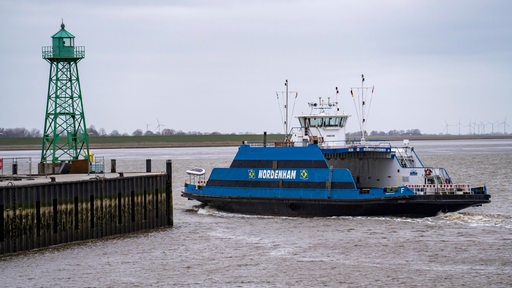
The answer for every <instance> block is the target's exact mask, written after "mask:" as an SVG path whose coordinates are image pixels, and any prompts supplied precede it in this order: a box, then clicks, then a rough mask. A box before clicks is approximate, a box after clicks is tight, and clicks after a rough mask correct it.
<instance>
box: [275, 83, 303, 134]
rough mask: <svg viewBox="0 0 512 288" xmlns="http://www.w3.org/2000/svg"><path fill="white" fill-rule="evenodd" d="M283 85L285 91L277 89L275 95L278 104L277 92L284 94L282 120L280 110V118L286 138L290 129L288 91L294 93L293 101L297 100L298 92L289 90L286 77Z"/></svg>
mask: <svg viewBox="0 0 512 288" xmlns="http://www.w3.org/2000/svg"><path fill="white" fill-rule="evenodd" d="M284 86H285V91H278V92H276V96H277V102H278V104H280V103H279V94H284V95H285V102H284V114H285V115H284V120H283V113H282V112H281V120H282V121H283V123H284V134H285V135H286V138H288V134H289V133H290V130H289V123H290V121H289V118H290V115H289V109H288V108H289V95H290V93H292V94H293V93H295V101H296V100H297V96H298V95H299V93H298V92H297V91H289V89H288V79H286V80H285V82H284ZM293 110H295V102H294V104H293ZM292 114H293V111H292Z"/></svg>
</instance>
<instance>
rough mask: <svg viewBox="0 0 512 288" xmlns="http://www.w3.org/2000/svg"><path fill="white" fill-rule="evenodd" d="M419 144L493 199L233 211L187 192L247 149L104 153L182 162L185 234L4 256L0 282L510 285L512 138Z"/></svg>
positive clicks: (181, 229)
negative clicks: (358, 210) (361, 212)
mask: <svg viewBox="0 0 512 288" xmlns="http://www.w3.org/2000/svg"><path fill="white" fill-rule="evenodd" d="M411 144H413V145H414V146H415V147H416V151H417V153H418V154H420V157H421V158H422V160H423V162H424V164H425V165H429V166H430V165H431V166H443V167H445V168H447V169H448V171H449V172H450V175H451V176H452V178H454V179H455V181H463V180H467V181H469V183H471V184H473V185H479V184H486V185H487V187H488V190H489V191H490V193H491V194H492V198H491V200H492V203H491V204H488V205H484V206H482V207H472V208H469V209H466V210H463V211H461V212H459V213H449V214H445V215H440V216H437V217H430V218H419V219H416V218H413V219H411V218H397V217H332V218H290V217H263V216H245V215H238V214H230V213H224V212H219V211H216V210H212V209H208V208H206V209H199V208H197V207H194V205H195V204H197V202H194V201H189V200H187V199H185V198H182V197H180V196H179V194H180V191H181V187H182V185H183V182H184V180H185V178H186V176H185V170H187V169H189V168H192V167H196V166H200V167H203V168H206V169H207V170H211V168H212V167H215V166H227V165H229V163H230V161H231V159H232V157H233V156H234V154H235V153H236V148H232V147H227V148H171V149H134V150H98V151H95V153H96V155H97V156H100V157H101V156H104V157H106V159H110V158H115V159H119V160H118V168H120V162H122V165H121V168H122V169H132V170H133V171H143V170H144V169H145V161H144V159H146V158H151V159H153V167H154V168H153V170H155V171H158V170H164V169H165V166H164V162H165V160H166V159H172V160H173V172H174V177H173V181H174V182H173V194H174V209H175V210H174V223H175V226H174V227H173V228H169V229H163V230H158V231H153V232H149V233H140V234H133V235H128V236H127V235H124V236H119V237H115V238H110V239H102V240H95V241H89V242H83V243H80V244H72V245H65V246H60V247H56V248H51V249H45V250H40V251H35V252H30V253H24V254H20V255H14V256H8V257H3V258H1V259H0V277H1V279H2V280H1V284H0V286H5V287H7V286H9V287H10V286H16V287H48V286H52V287H60V286H62V287H84V286H88V287H89V286H101V287H145V286H165V287H170V286H174V287H198V286H199V287H282V286H292V287H321V286H324V287H344V286H346V287H353V286H383V287H396V286H407V287H415V286H416V287H420V286H421V287H424V286H435V287H460V286H469V287H510V286H511V285H512V209H511V208H510V206H511V204H512V177H510V175H511V174H512V173H511V172H512V171H511V170H512V168H511V167H512V140H482V141H480V140H478V141H474V140H464V141H418V142H413V143H411ZM7 153H11V152H1V151H0V157H2V155H6V154H7ZM16 153H20V155H23V156H27V155H28V154H30V153H36V152H27V151H20V152H16ZM27 153H28V154H27ZM9 155H12V153H11V154H9ZM37 155H38V153H36V156H35V157H37ZM107 163H108V161H107Z"/></svg>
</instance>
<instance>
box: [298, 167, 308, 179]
mask: <svg viewBox="0 0 512 288" xmlns="http://www.w3.org/2000/svg"><path fill="white" fill-rule="evenodd" d="M300 178H301V179H308V170H306V169H304V170H301V171H300Z"/></svg>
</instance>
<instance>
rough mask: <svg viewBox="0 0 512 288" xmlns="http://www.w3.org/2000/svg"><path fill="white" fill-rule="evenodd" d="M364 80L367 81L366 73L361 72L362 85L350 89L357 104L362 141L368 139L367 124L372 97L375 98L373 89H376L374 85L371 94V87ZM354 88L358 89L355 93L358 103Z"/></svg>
mask: <svg viewBox="0 0 512 288" xmlns="http://www.w3.org/2000/svg"><path fill="white" fill-rule="evenodd" d="M364 81H365V77H364V74H361V87H357V88H352V89H350V94H352V98H353V100H354V104H355V106H356V114H357V118H358V120H359V127H360V129H361V142H365V141H366V135H367V134H368V133H366V124H367V121H368V112H369V110H370V106H371V103H372V99H373V91H374V90H375V86H372V87H371V94H370V93H368V92H369V90H370V87H365V86H364ZM354 90H355V91H356V93H355V94H356V95H357V102H358V103H356V99H355V97H354ZM365 92H366V93H365ZM368 94H369V96H370V97H369V100H370V101H369V102H368V101H367V97H368ZM358 104H359V105H358Z"/></svg>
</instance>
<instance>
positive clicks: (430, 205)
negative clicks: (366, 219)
mask: <svg viewBox="0 0 512 288" xmlns="http://www.w3.org/2000/svg"><path fill="white" fill-rule="evenodd" d="M363 84H364V77H363ZM286 85H287V84H286ZM353 89H356V90H357V89H359V90H357V91H358V92H359V93H360V94H361V95H360V96H361V97H359V96H358V97H359V98H360V101H359V102H360V103H361V106H359V109H356V110H358V113H359V114H358V115H359V116H360V117H359V118H360V122H361V131H362V137H361V139H360V140H358V141H357V142H356V141H351V142H350V141H347V140H346V138H345V126H346V123H347V120H348V118H349V115H346V114H344V113H342V112H341V111H340V108H339V105H338V102H337V101H331V100H330V99H328V100H327V101H325V100H322V99H321V98H320V99H319V101H318V102H315V103H309V106H310V108H311V111H310V113H308V114H306V115H301V116H298V117H297V118H298V120H299V123H300V126H299V127H295V128H292V129H291V130H290V131H291V132H290V133H289V134H288V135H287V137H286V139H285V141H283V142H278V143H265V142H266V141H264V143H263V144H261V143H259V144H254V143H252V144H251V143H244V144H243V145H241V146H240V147H239V149H238V152H237V154H236V156H235V158H234V159H233V161H232V163H231V165H230V167H228V168H214V169H213V170H212V171H211V173H210V175H209V178H208V179H207V180H206V179H205V178H206V177H205V173H206V171H204V169H201V168H199V169H191V170H188V171H187V173H188V175H189V179H188V181H186V183H185V187H184V191H183V193H182V196H183V197H186V198H188V199H193V200H197V201H199V202H201V203H202V204H204V205H208V206H211V207H214V208H216V209H219V210H223V211H228V212H235V213H244V214H258V215H283V216H302V217H316V216H363V215H399V216H413V217H415V216H416V217H422V216H435V215H437V214H438V213H445V212H454V211H458V210H461V209H464V208H467V207H471V206H480V205H482V204H484V203H489V202H490V195H489V194H488V193H487V189H486V187H485V186H484V185H482V186H477V187H472V186H471V185H469V184H465V183H453V181H452V179H451V178H450V176H449V174H448V172H447V171H446V170H445V169H443V168H435V167H429V166H425V165H424V164H423V163H422V162H421V160H420V158H419V157H418V155H417V154H416V152H415V150H414V148H413V147H412V146H410V145H409V142H408V141H407V140H404V142H403V144H402V145H400V146H396V147H395V146H392V145H391V144H390V143H389V142H387V143H383V142H371V141H367V140H366V137H365V132H364V131H365V130H364V124H365V122H366V115H365V113H366V110H367V106H365V105H367V103H368V101H367V99H365V98H364V92H365V91H367V89H366V88H365V87H364V85H362V87H360V88H353ZM371 90H372V93H373V88H372V89H371ZM367 92H368V91H367ZM351 93H352V95H354V92H353V91H352V90H351ZM286 95H287V96H288V92H287V93H286ZM356 98H357V97H356ZM287 102H288V101H287ZM370 102H371V100H370ZM286 107H288V103H287V105H286ZM287 122H288V121H286V122H285V123H286V124H287Z"/></svg>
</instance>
